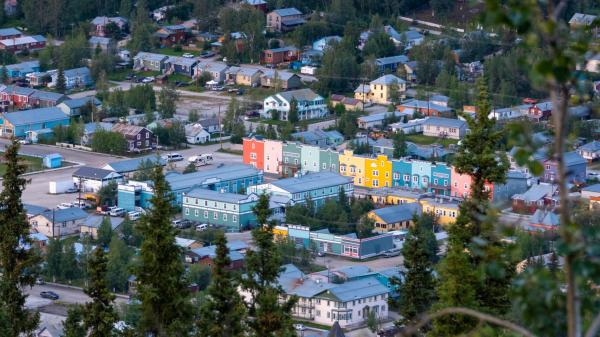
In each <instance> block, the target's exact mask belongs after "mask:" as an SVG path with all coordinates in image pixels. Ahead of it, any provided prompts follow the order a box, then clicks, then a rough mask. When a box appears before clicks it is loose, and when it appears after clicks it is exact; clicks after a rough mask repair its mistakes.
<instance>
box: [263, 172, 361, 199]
mask: <svg viewBox="0 0 600 337" xmlns="http://www.w3.org/2000/svg"><path fill="white" fill-rule="evenodd" d="M351 182H352V178H349V177H344V176H341V175H339V174H336V173H333V172H317V173H309V174H305V175H302V176H300V177H293V178H286V179H281V180H277V181H274V182H272V183H271V185H273V186H276V187H279V188H281V189H282V190H285V191H287V192H289V193H292V194H293V193H298V192H304V191H310V190H315V189H318V188H325V187H331V186H338V185H343V184H348V183H351Z"/></svg>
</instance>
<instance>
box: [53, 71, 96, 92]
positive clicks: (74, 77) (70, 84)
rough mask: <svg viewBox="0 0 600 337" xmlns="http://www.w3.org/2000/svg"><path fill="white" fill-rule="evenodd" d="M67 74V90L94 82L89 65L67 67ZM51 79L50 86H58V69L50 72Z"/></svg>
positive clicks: (65, 73)
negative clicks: (73, 67)
mask: <svg viewBox="0 0 600 337" xmlns="http://www.w3.org/2000/svg"><path fill="white" fill-rule="evenodd" d="M64 75H65V86H66V88H67V90H69V89H73V88H80V87H87V86H90V85H92V84H94V81H93V80H92V75H91V74H90V69H89V68H88V67H81V68H75V69H67V70H65V71H64ZM50 78H51V81H50V82H49V83H48V87H56V83H57V79H58V71H52V72H51V74H50Z"/></svg>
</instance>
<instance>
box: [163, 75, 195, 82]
mask: <svg viewBox="0 0 600 337" xmlns="http://www.w3.org/2000/svg"><path fill="white" fill-rule="evenodd" d="M191 80H192V79H191V78H190V77H189V76H185V75H183V74H171V75H169V76H168V77H167V81H168V82H169V83H173V84H174V83H175V82H183V83H188V82H190V81H191Z"/></svg>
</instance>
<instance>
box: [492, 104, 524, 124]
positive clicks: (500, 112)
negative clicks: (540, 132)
mask: <svg viewBox="0 0 600 337" xmlns="http://www.w3.org/2000/svg"><path fill="white" fill-rule="evenodd" d="M529 106H530V105H529V104H522V105H517V106H514V107H508V108H501V109H493V110H492V112H490V114H489V115H488V118H489V119H492V118H495V119H496V120H497V121H499V122H505V121H510V120H513V119H517V118H523V117H525V116H527V113H528V111H529Z"/></svg>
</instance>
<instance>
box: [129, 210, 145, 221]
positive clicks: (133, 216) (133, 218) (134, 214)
mask: <svg viewBox="0 0 600 337" xmlns="http://www.w3.org/2000/svg"><path fill="white" fill-rule="evenodd" d="M127 216H129V220H131V221H136V220H138V219H139V218H140V217H141V216H142V214H141V213H140V212H136V211H131V212H128V213H127Z"/></svg>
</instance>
